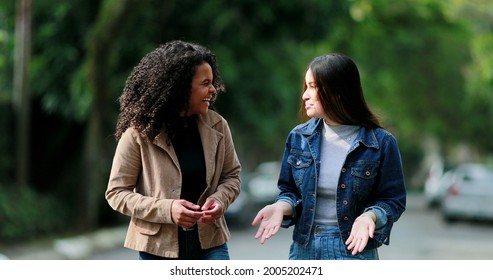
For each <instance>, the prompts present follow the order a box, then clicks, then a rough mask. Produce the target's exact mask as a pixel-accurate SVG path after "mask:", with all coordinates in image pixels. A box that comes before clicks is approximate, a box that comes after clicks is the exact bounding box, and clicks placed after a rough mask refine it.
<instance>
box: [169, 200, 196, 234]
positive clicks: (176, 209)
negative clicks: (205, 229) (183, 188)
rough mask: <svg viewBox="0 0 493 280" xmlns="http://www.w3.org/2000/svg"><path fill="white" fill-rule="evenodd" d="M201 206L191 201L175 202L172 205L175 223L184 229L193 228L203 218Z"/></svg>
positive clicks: (172, 216)
mask: <svg viewBox="0 0 493 280" xmlns="http://www.w3.org/2000/svg"><path fill="white" fill-rule="evenodd" d="M199 210H200V206H199V205H196V204H193V203H191V202H189V201H186V200H183V199H180V200H174V201H173V203H172V204H171V218H172V219H173V222H174V223H175V224H177V225H178V226H181V227H182V228H184V229H187V228H190V227H192V226H193V225H194V224H195V223H196V222H197V221H198V220H199V219H200V218H201V217H202V215H203V214H202V212H200V211H199Z"/></svg>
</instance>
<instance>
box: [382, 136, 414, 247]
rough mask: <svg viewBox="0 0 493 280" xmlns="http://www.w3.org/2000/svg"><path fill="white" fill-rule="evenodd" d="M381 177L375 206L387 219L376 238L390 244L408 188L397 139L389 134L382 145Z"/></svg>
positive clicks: (403, 206)
mask: <svg viewBox="0 0 493 280" xmlns="http://www.w3.org/2000/svg"><path fill="white" fill-rule="evenodd" d="M382 152H383V157H382V162H381V170H382V172H380V173H381V177H380V180H379V183H378V186H377V197H378V198H379V199H378V200H377V201H376V202H375V204H374V206H376V207H379V208H381V209H383V211H384V212H385V213H386V216H387V217H386V218H387V221H386V223H385V225H384V226H383V228H381V229H380V230H379V232H380V233H376V234H375V239H376V240H378V241H379V242H381V243H383V244H386V245H388V244H389V241H390V240H389V237H390V231H391V229H392V226H393V224H394V223H395V222H396V221H397V220H398V219H399V217H400V216H401V215H402V213H403V212H404V210H405V209H406V188H405V182H404V174H403V170H402V161H401V155H400V152H399V147H398V145H397V140H396V139H395V138H394V137H393V136H391V135H387V136H386V137H385V138H384V142H383V145H382Z"/></svg>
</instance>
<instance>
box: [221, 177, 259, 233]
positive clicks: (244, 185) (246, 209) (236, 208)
mask: <svg viewBox="0 0 493 280" xmlns="http://www.w3.org/2000/svg"><path fill="white" fill-rule="evenodd" d="M240 178H241V191H240V195H239V196H238V197H237V198H236V200H235V201H233V203H232V204H231V205H230V206H229V207H228V209H227V210H226V212H225V213H224V217H225V218H226V220H227V222H228V225H231V226H232V227H246V226H250V224H251V222H252V221H253V218H255V215H256V214H257V213H256V212H255V211H256V209H255V208H254V203H253V200H252V196H251V195H250V192H249V190H248V178H249V176H248V175H245V174H244V172H243V171H242V173H241V174H240Z"/></svg>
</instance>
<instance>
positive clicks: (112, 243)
mask: <svg viewBox="0 0 493 280" xmlns="http://www.w3.org/2000/svg"><path fill="white" fill-rule="evenodd" d="M125 230H126V226H125V225H124V226H121V227H117V228H112V229H105V230H100V231H97V232H94V233H91V234H88V235H83V236H74V237H70V238H62V239H55V240H51V241H46V242H44V243H42V244H39V243H34V244H26V245H25V246H15V247H10V248H4V251H1V250H0V253H1V254H3V255H4V257H5V258H9V259H13V260H15V259H18V260H43V259H44V260H63V259H83V260H136V259H137V253H136V252H134V251H131V250H128V249H125V248H123V246H122V244H123V239H124V236H125ZM255 232H256V228H254V227H248V226H246V227H232V228H231V235H232V239H231V241H230V242H229V243H228V246H229V250H230V257H231V259H233V260H285V259H287V254H288V251H289V245H290V243H291V232H292V229H282V230H280V232H279V233H278V234H277V235H276V236H274V237H272V238H271V239H270V240H268V241H267V242H266V243H264V244H263V245H261V244H260V243H259V242H258V240H255V239H254V235H255ZM379 253H380V259H382V260H493V225H492V224H490V223H471V222H465V221H464V222H456V223H453V224H448V223H446V222H445V221H444V220H443V219H442V217H441V216H440V212H439V211H436V210H434V209H429V208H427V207H426V205H425V200H424V197H423V196H422V195H421V194H415V193H412V194H410V195H409V197H408V206H407V210H406V212H404V214H403V215H402V217H401V219H400V220H399V221H398V222H397V223H396V224H395V225H394V228H393V231H392V235H391V239H390V245H389V246H382V247H381V248H380V249H379Z"/></svg>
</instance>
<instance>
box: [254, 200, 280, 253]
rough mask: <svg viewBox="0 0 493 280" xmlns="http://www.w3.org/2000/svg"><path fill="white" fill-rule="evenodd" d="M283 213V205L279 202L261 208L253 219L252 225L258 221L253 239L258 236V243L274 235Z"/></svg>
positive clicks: (262, 242)
mask: <svg viewBox="0 0 493 280" xmlns="http://www.w3.org/2000/svg"><path fill="white" fill-rule="evenodd" d="M283 215H284V210H283V207H282V206H281V205H279V204H270V205H267V206H265V207H264V208H262V209H261V210H260V211H259V212H258V213H257V216H255V218H254V219H253V222H252V226H256V225H257V224H259V223H260V226H259V228H258V231H257V234H255V239H258V238H259V237H260V244H264V243H265V241H266V240H267V239H269V238H270V237H271V236H274V235H275V234H276V233H277V232H278V231H279V228H280V227H281V223H282V218H283Z"/></svg>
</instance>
